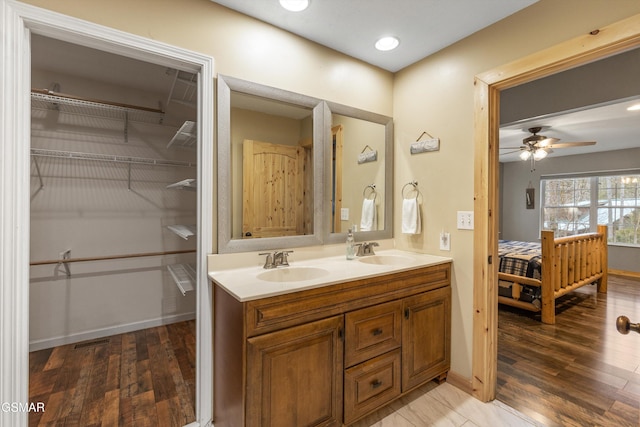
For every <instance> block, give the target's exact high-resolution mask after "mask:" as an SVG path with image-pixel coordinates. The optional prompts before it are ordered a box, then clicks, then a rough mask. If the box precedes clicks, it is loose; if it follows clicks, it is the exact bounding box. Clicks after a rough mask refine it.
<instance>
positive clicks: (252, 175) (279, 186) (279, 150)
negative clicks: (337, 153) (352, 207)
mask: <svg viewBox="0 0 640 427" xmlns="http://www.w3.org/2000/svg"><path fill="white" fill-rule="evenodd" d="M231 162H232V168H231V170H232V182H233V183H242V184H241V185H236V186H233V190H232V191H233V211H232V212H233V213H232V238H234V239H251V238H264V237H282V236H297V235H305V234H313V191H312V190H313V175H312V174H313V110H312V109H311V108H302V107H298V106H293V105H288V104H284V103H280V102H276V101H273V100H269V99H264V98H259V97H255V96H251V95H245V94H242V93H238V92H233V91H232V92H231Z"/></svg>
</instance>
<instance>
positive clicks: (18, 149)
mask: <svg viewBox="0 0 640 427" xmlns="http://www.w3.org/2000/svg"><path fill="white" fill-rule="evenodd" d="M0 26H1V27H2V29H3V30H2V36H1V37H2V39H1V40H2V41H1V44H0V55H1V57H2V63H0V124H1V125H0V200H1V201H2V203H1V204H0V337H1V338H0V369H2V379H3V380H2V383H0V396H2V402H21V403H27V402H28V401H29V400H28V399H29V222H30V202H29V188H30V178H29V175H30V145H31V144H30V134H31V129H30V124H31V123H30V122H31V121H30V115H31V106H30V105H31V101H30V92H31V54H30V40H31V38H30V35H31V34H32V33H34V34H40V35H43V36H46V37H50V38H54V39H59V40H64V41H67V42H70V43H74V44H78V45H82V46H87V47H91V48H95V49H99V50H102V51H106V52H110V53H114V54H118V55H121V56H127V57H131V58H135V59H139V60H143V61H147V62H151V63H155V64H159V65H163V66H167V67H171V68H176V69H179V70H184V71H189V72H196V73H198V116H197V123H198V129H197V133H198V141H199V142H198V175H197V179H198V192H197V204H198V224H197V227H198V238H197V239H198V241H197V252H198V255H197V258H198V259H197V265H198V267H197V288H196V319H197V320H196V341H197V342H196V354H197V355H196V422H194V423H193V424H191V425H192V426H205V425H211V420H212V410H213V409H212V406H213V405H212V401H213V377H212V375H213V372H212V366H213V354H212V346H213V343H212V318H213V313H212V311H213V307H212V295H211V287H210V286H209V284H208V279H207V254H208V253H210V252H211V251H212V248H213V194H214V192H213V170H214V167H215V164H214V163H213V162H214V158H215V156H214V147H213V140H214V139H213V121H212V120H211V117H214V111H213V108H214V107H213V105H214V103H213V73H214V70H213V58H211V57H210V56H206V55H203V54H199V53H196V52H191V51H187V50H185V49H181V48H177V47H174V46H170V45H167V44H164V43H161V42H157V41H154V40H151V39H147V38H143V37H140V36H136V35H132V34H128V33H125V32H122V31H118V30H114V29H111V28H108V27H104V26H100V25H97V24H94V23H90V22H86V21H82V20H79V19H76V18H72V17H69V16H66V15H62V14H59V13H55V12H51V11H48V10H45V9H41V8H37V7H35V6H31V5H27V4H24V3H20V2H18V1H15V0H0ZM204 159H207V161H204ZM27 424H28V413H26V412H11V413H6V412H3V413H2V414H1V415H0V427H4V426H7V427H8V426H11V427H13V426H26V425H27Z"/></svg>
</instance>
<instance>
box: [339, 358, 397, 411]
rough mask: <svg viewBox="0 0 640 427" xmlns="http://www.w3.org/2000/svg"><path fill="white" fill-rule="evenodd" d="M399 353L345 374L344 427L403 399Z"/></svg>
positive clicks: (360, 366)
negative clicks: (396, 400) (401, 394)
mask: <svg viewBox="0 0 640 427" xmlns="http://www.w3.org/2000/svg"><path fill="white" fill-rule="evenodd" d="M400 372H401V371H400V350H399V349H398V350H393V351H391V352H389V353H386V354H383V355H382V356H378V357H376V358H374V359H371V360H368V361H366V362H364V363H361V364H359V365H356V366H354V367H352V368H349V369H347V370H346V371H345V372H344V423H345V424H349V423H351V422H352V421H355V420H356V419H358V418H359V417H361V416H363V415H365V414H367V413H368V412H370V411H372V410H374V409H377V408H379V407H380V406H382V405H384V404H385V403H387V402H390V401H391V400H393V399H395V398H396V397H398V396H399V395H400V375H401V373H400Z"/></svg>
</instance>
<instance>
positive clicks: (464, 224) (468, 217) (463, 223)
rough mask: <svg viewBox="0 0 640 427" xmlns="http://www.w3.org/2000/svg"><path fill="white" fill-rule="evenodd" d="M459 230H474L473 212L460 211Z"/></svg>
mask: <svg viewBox="0 0 640 427" xmlns="http://www.w3.org/2000/svg"><path fill="white" fill-rule="evenodd" d="M457 224H458V230H473V211H458V220H457Z"/></svg>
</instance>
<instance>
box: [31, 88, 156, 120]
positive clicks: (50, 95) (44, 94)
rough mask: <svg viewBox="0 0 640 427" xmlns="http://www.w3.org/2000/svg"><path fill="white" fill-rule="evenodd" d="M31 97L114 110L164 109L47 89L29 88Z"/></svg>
mask: <svg viewBox="0 0 640 427" xmlns="http://www.w3.org/2000/svg"><path fill="white" fill-rule="evenodd" d="M31 97H32V98H39V99H42V100H44V101H48V102H55V101H58V102H62V103H65V104H68V105H78V106H85V107H86V106H93V107H97V108H104V109H114V110H120V111H122V110H136V111H144V112H147V113H153V114H164V111H162V110H160V109H157V108H149V107H142V106H140V105H130V104H122V103H119V102H110V101H102V100H97V99H90V98H82V97H79V96H74V95H67V94H65V93H58V92H52V91H50V90H47V89H31Z"/></svg>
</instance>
